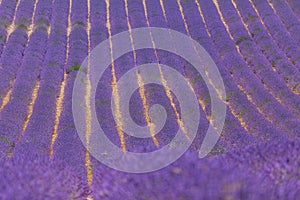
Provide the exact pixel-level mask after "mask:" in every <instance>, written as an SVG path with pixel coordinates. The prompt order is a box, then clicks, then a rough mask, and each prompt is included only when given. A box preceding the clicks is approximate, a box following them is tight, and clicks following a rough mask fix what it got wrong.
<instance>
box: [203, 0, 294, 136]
mask: <svg viewBox="0 0 300 200" xmlns="http://www.w3.org/2000/svg"><path fill="white" fill-rule="evenodd" d="M201 5H202V6H203V7H205V8H203V10H206V12H204V16H205V18H206V19H207V25H208V28H209V31H210V32H211V35H212V37H213V38H214V37H215V34H217V33H215V32H214V31H213V28H214V27H215V24H217V25H216V27H219V26H221V24H222V22H221V20H220V18H218V17H216V16H218V12H217V10H216V8H215V7H214V5H213V3H212V2H211V3H206V4H204V3H201ZM212 22H213V23H212ZM225 33H227V31H226V32H225ZM216 37H217V38H218V41H215V45H216V46H217V47H218V48H225V47H226V48H227V46H224V45H223V41H225V42H228V44H231V45H230V46H231V47H230V48H235V44H234V43H233V41H232V40H231V39H230V38H229V35H228V34H223V35H219V34H217V36H216ZM224 62H225V66H226V67H227V68H228V70H230V72H231V73H232V76H233V79H234V80H235V82H237V84H238V85H240V86H241V87H242V88H243V90H245V93H246V94H247V95H248V96H249V98H251V99H252V102H253V103H254V104H255V105H256V106H257V107H258V109H260V112H262V114H263V115H264V116H265V117H267V118H268V120H270V121H271V122H272V123H274V125H276V126H277V127H278V128H279V129H280V130H282V131H284V132H286V133H287V134H289V135H295V134H297V132H298V129H299V123H297V121H296V120H295V117H294V116H293V115H292V114H291V113H290V112H288V111H287V110H286V109H285V108H284V107H282V105H281V104H280V103H279V102H277V101H276V99H275V98H274V97H273V96H272V95H270V94H269V93H268V92H267V91H266V90H265V89H264V88H263V86H262V85H261V83H259V80H258V79H257V77H256V76H255V75H254V74H253V73H252V72H251V71H250V70H249V69H248V66H247V64H246V63H245V61H244V60H243V58H242V57H241V56H240V55H239V54H238V52H237V51H236V50H234V51H231V52H228V53H227V54H226V55H225V56H224Z"/></svg>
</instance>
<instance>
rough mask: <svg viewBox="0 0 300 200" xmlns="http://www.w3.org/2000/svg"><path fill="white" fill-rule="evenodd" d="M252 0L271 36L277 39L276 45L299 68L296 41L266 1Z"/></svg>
mask: <svg viewBox="0 0 300 200" xmlns="http://www.w3.org/2000/svg"><path fill="white" fill-rule="evenodd" d="M253 2H254V3H255V7H256V9H257V10H258V12H259V15H260V16H261V18H262V20H263V21H264V24H265V26H266V27H267V28H268V30H269V32H270V33H271V35H272V37H273V38H274V39H275V40H276V41H277V43H278V46H279V47H280V48H281V49H282V50H283V51H285V53H286V54H287V56H288V58H289V59H290V60H291V61H292V63H293V64H295V65H296V66H297V67H298V70H299V66H300V65H299V64H300V59H299V55H300V47H299V46H298V45H297V43H296V41H295V40H293V38H292V37H291V35H290V34H289V33H288V32H287V31H286V29H285V27H284V25H283V24H282V22H281V21H280V19H279V18H278V16H277V15H276V14H275V13H274V12H273V10H272V8H271V7H270V5H269V4H268V3H267V2H264V1H256V0H254V1H253Z"/></svg>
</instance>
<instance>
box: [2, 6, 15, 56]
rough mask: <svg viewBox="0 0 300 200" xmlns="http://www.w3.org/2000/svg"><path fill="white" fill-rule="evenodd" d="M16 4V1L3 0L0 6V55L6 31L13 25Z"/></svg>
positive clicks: (5, 38)
mask: <svg viewBox="0 0 300 200" xmlns="http://www.w3.org/2000/svg"><path fill="white" fill-rule="evenodd" d="M16 4H17V1H16V0H14V1H11V0H4V1H2V3H1V6H0V55H1V54H2V51H3V48H4V46H5V43H6V41H7V29H8V27H9V25H10V24H12V23H13V19H14V14H15V9H16Z"/></svg>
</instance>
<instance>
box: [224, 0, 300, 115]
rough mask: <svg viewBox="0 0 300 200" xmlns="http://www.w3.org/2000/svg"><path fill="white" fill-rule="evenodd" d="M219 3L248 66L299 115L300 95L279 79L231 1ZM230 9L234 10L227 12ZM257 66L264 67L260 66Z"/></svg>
mask: <svg viewBox="0 0 300 200" xmlns="http://www.w3.org/2000/svg"><path fill="white" fill-rule="evenodd" d="M219 5H220V10H221V12H222V14H223V16H224V20H225V21H226V23H227V24H228V27H229V32H230V34H231V35H232V37H233V39H234V41H235V43H236V45H237V46H238V48H239V51H240V53H241V54H242V55H243V57H244V59H245V61H246V62H247V64H248V66H249V67H250V68H251V69H252V71H253V73H255V75H256V76H257V77H258V78H259V79H260V82H261V84H263V85H264V87H265V88H266V89H267V90H268V91H269V92H270V93H271V94H272V95H273V96H274V97H275V98H276V99H278V101H279V102H280V103H281V104H282V105H283V106H285V107H286V108H287V109H288V110H289V111H290V112H291V113H293V114H294V115H295V116H296V117H299V116H300V115H299V114H300V109H299V108H298V107H299V106H300V98H299V96H298V95H296V94H294V93H293V92H292V91H291V90H290V89H289V88H288V87H287V86H286V84H285V82H284V81H283V80H282V79H279V77H278V76H277V73H275V72H274V71H273V70H272V66H271V64H270V63H269V62H268V60H267V59H266V58H265V57H264V55H261V54H260V52H261V50H260V48H259V47H258V46H256V44H255V42H254V41H253V40H252V39H251V38H250V36H249V34H248V32H247V31H246V29H245V27H244V26H243V24H242V22H241V21H240V18H239V16H238V14H237V13H236V12H235V8H234V7H233V5H232V4H231V2H229V1H227V2H225V1H219ZM228 10H231V11H232V12H227V11H228ZM225 12H226V14H225ZM257 66H263V67H260V68H258V67H257Z"/></svg>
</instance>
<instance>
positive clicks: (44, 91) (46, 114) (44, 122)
mask: <svg viewBox="0 0 300 200" xmlns="http://www.w3.org/2000/svg"><path fill="white" fill-rule="evenodd" d="M58 7H59V8H58ZM45 8H48V9H51V8H52V1H50V0H49V1H43V3H41V4H40V6H38V7H37V9H40V10H41V11H42V10H44V11H45ZM41 11H38V12H39V13H43V12H41ZM59 11H60V12H59ZM46 13H50V14H51V12H46ZM65 16H66V3H65V2H60V3H59V4H58V3H56V4H54V5H53V13H52V18H51V21H49V22H47V23H48V24H50V25H51V27H52V24H53V23H55V21H60V23H61V25H63V24H64V27H63V29H59V28H58V29H56V28H52V29H51V32H50V35H49V38H48V41H47V44H46V48H47V52H46V54H45V58H44V60H43V63H42V64H41V66H42V67H41V72H40V77H39V78H40V79H39V83H40V84H39V90H38V93H37V96H36V101H35V103H34V106H33V112H32V115H31V118H30V120H29V122H28V126H27V128H26V130H25V132H24V136H23V138H22V140H21V141H20V144H19V145H18V146H17V147H16V153H20V152H23V151H28V152H32V153H36V154H39V155H40V156H44V157H48V155H49V154H48V153H49V150H50V141H51V135H52V132H53V126H54V119H55V106H56V97H57V95H58V92H59V89H60V83H61V81H62V77H63V60H64V58H65V40H66V38H65V30H66V20H65V21H62V19H64V18H65ZM37 26H39V25H37ZM41 29H42V30H45V29H44V28H41Z"/></svg>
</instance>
